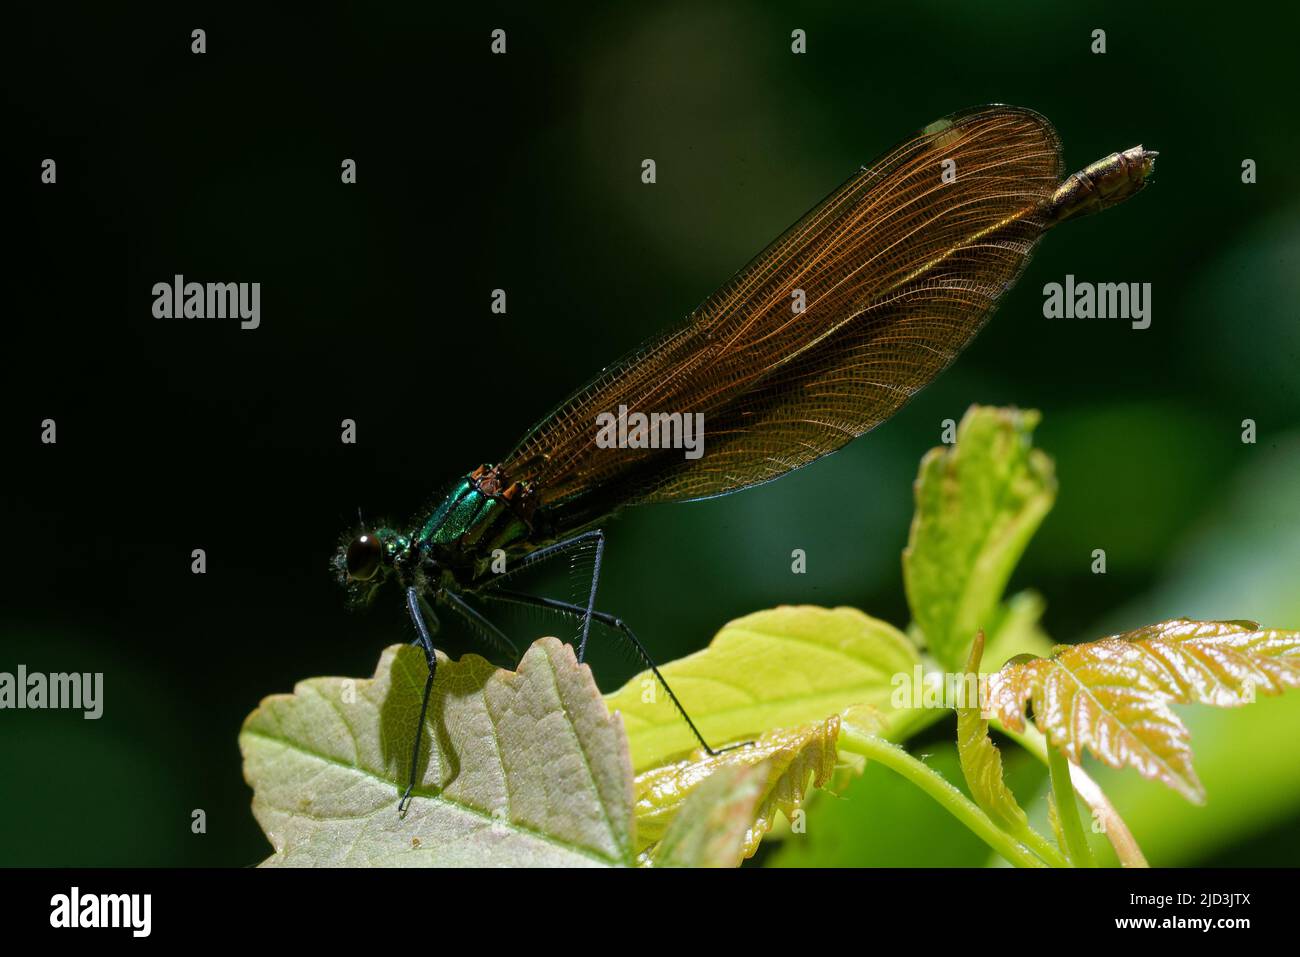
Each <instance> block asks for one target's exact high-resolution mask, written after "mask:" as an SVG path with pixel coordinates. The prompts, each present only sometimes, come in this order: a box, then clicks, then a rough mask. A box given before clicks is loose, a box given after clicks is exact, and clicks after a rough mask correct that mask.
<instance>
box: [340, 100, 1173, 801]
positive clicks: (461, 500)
mask: <svg viewBox="0 0 1300 957" xmlns="http://www.w3.org/2000/svg"><path fill="white" fill-rule="evenodd" d="M1155 156H1156V154H1155V153H1153V152H1151V151H1149V150H1144V149H1143V148H1142V147H1141V146H1137V147H1134V148H1133V149H1129V150H1126V151H1124V152H1122V153H1114V154H1112V155H1110V156H1108V157H1106V158H1105V159H1103V160H1100V161H1098V162H1096V163H1093V164H1092V165H1091V166H1088V167H1086V168H1085V169H1083V170H1081V171H1080V172H1078V173H1075V174H1073V175H1072V176H1070V177H1069V178H1066V179H1064V180H1063V179H1062V176H1063V173H1064V169H1063V162H1062V156H1061V143H1060V139H1059V138H1058V136H1057V134H1056V131H1055V130H1054V129H1053V128H1052V125H1051V124H1050V123H1049V122H1048V121H1047V120H1046V119H1045V118H1043V117H1042V116H1039V115H1038V114H1037V113H1034V112H1032V111H1030V110H1025V109H1020V108H1017V107H1010V106H988V107H981V108H978V109H973V110H968V111H965V112H962V113H957V114H954V115H952V116H949V117H946V118H945V119H942V120H939V121H937V122H935V123H931V124H930V125H929V126H927V127H925V128H924V129H923V130H921V131H920V132H919V133H917V134H916V135H914V136H911V137H908V138H907V139H906V140H904V141H903V142H902V143H900V144H899V145H898V146H897V147H895V148H894V149H892V150H890V151H889V152H888V153H886V154H885V155H884V156H883V157H881V158H880V159H879V160H877V161H876V162H874V163H872V164H871V165H870V166H864V167H863V168H862V169H861V170H859V171H858V172H856V173H854V174H853V175H852V176H851V177H849V179H848V180H847V181H846V182H845V183H844V184H843V185H842V186H840V187H839V189H837V190H835V191H834V192H833V193H831V195H830V196H829V197H827V198H826V199H825V200H824V201H822V202H821V203H819V204H818V205H817V206H815V207H813V209H812V210H811V211H810V212H808V213H807V214H806V215H805V216H804V217H803V218H802V219H800V220H799V221H798V222H797V223H795V224H794V225H793V226H791V227H790V228H789V229H788V230H786V231H785V232H784V233H783V234H782V235H781V236H780V237H779V238H777V239H776V241H775V242H773V243H772V244H771V245H770V246H768V247H767V248H766V249H765V250H763V252H761V253H759V255H758V256H757V257H755V258H754V259H753V261H751V262H750V263H749V264H748V265H747V266H745V267H744V268H743V269H742V270H740V272H738V273H737V274H736V275H735V276H734V277H732V279H731V280H730V281H729V282H728V283H726V284H725V285H724V286H723V287H722V288H721V289H719V290H718V291H717V292H716V293H714V294H713V295H712V296H710V297H709V298H708V299H707V300H705V302H704V303H703V304H701V305H700V307H699V308H698V309H696V310H695V311H694V312H693V313H691V315H690V316H689V317H688V319H687V320H686V322H685V323H684V324H683V325H681V326H680V327H679V328H676V329H674V330H672V331H671V332H668V333H667V334H665V335H663V336H661V337H659V338H657V339H654V340H652V341H650V342H648V343H646V344H645V345H643V346H642V347H641V348H639V349H637V350H636V351H634V352H633V353H631V354H630V355H628V356H627V357H626V358H624V359H623V360H621V361H620V362H618V363H616V364H614V365H612V366H610V367H608V368H607V369H605V370H603V371H601V372H600V374H598V375H597V376H596V377H595V378H594V379H593V380H591V381H590V382H589V383H587V384H586V385H584V386H583V387H582V388H580V389H578V390H577V391H576V392H575V393H573V395H572V396H570V397H569V398H568V399H567V400H566V401H565V402H563V403H562V404H561V405H560V406H558V407H557V408H556V409H555V411H553V412H552V413H551V414H550V415H548V416H546V418H544V419H543V420H542V421H541V422H539V423H538V424H537V425H536V426H535V427H534V428H533V429H532V430H531V431H530V432H529V433H528V434H527V435H526V436H525V437H524V438H523V440H522V441H520V442H519V444H518V445H517V446H516V447H515V449H514V451H512V452H511V453H510V454H509V455H508V456H506V458H505V459H504V460H502V461H501V462H499V463H497V464H495V465H481V466H479V467H478V468H476V469H475V470H474V471H473V472H471V473H469V474H468V475H466V476H464V477H463V478H461V479H458V480H456V481H455V482H454V483H452V486H451V487H450V489H449V490H448V491H447V492H446V494H445V495H443V496H442V497H441V498H440V499H439V500H438V501H437V502H436V503H435V504H434V506H433V508H432V509H431V510H430V511H429V512H428V513H427V514H425V516H424V517H423V518H421V519H420V520H419V521H417V522H415V523H413V524H412V525H411V527H410V528H408V529H407V530H405V531H399V530H397V529H393V528H378V529H374V530H366V529H365V528H363V529H362V530H361V531H360V532H358V533H355V534H354V535H350V536H348V538H347V539H345V540H344V543H343V545H342V547H340V549H339V552H338V555H337V556H336V558H335V560H334V566H335V570H336V572H337V574H338V576H339V578H340V580H341V581H342V582H343V583H344V584H346V586H347V587H348V589H349V591H350V593H351V598H352V599H353V601H354V602H355V603H359V604H364V603H367V602H369V601H370V600H371V599H372V598H373V596H374V594H375V593H376V591H377V590H378V589H379V587H380V586H381V585H382V584H383V583H384V582H385V581H386V580H387V579H394V580H396V582H397V583H398V585H399V586H400V587H401V588H402V589H403V590H404V592H405V596H406V605H407V609H408V611H409V613H410V616H411V621H412V622H413V623H414V625H415V628H416V631H417V634H418V637H417V639H416V640H417V642H418V643H419V645H420V646H421V647H422V648H423V650H424V654H425V657H426V659H427V662H428V667H429V674H428V678H427V680H426V683H425V687H424V697H423V700H422V704H421V711H420V719H419V725H418V727H417V729H416V735H415V744H414V747H413V751H412V759H411V778H410V784H409V785H408V787H407V789H406V793H405V794H404V795H403V798H402V801H401V802H400V803H399V808H400V809H405V807H406V805H407V803H408V801H409V799H410V796H411V792H412V790H413V789H414V786H415V783H416V767H417V764H418V757H419V747H420V740H421V734H422V731H423V728H424V721H425V715H426V712H427V708H428V704H429V694H430V691H431V689H432V687H433V681H434V674H435V672H436V670H437V657H436V655H435V653H434V648H433V640H432V635H433V633H434V632H435V631H436V629H437V618H436V616H435V614H434V609H433V603H434V602H437V603H440V604H442V605H443V606H444V607H446V608H449V609H451V610H452V611H453V612H455V613H457V614H459V615H461V616H463V617H464V618H465V619H467V620H468V621H469V622H470V623H471V624H472V625H473V626H474V627H475V628H476V629H477V630H478V631H479V632H480V633H481V634H483V635H485V636H486V637H488V638H489V639H490V640H492V641H494V642H496V643H498V644H499V645H501V646H502V647H505V648H510V647H512V644H511V642H510V640H509V638H508V637H507V636H506V635H505V634H504V633H503V632H502V631H501V630H500V629H499V628H498V627H497V626H495V625H494V624H493V623H492V622H491V621H489V620H488V619H487V618H486V617H485V616H484V615H483V614H482V613H480V612H479V611H478V610H477V609H475V608H474V607H472V606H471V605H470V604H469V603H468V602H467V601H466V596H475V597H477V598H481V599H484V600H500V601H507V602H516V603H522V604H528V605H535V606H540V607H545V608H551V609H554V610H556V611H559V612H562V613H565V614H569V615H572V616H574V617H575V618H577V619H579V620H580V621H581V633H580V637H579V640H578V648H577V657H578V660H580V661H581V660H582V659H583V657H584V655H585V653H586V647H587V638H588V635H589V633H590V629H591V623H592V622H593V621H595V622H597V623H600V624H601V625H604V626H607V627H609V628H611V629H613V630H615V631H616V632H617V633H621V634H622V635H623V636H625V638H626V639H627V640H628V641H630V642H631V644H632V645H633V646H634V647H635V649H636V650H637V653H638V654H639V655H640V657H641V658H642V660H643V661H644V662H645V664H646V666H647V667H648V668H650V669H651V670H652V671H653V672H654V674H655V676H656V678H657V679H658V680H659V681H660V683H661V684H663V686H664V690H665V691H666V692H667V693H668V696H669V698H670V699H671V700H672V703H673V704H674V705H675V706H676V707H677V709H678V710H679V711H680V712H681V714H682V717H683V719H684V720H685V721H686V723H687V724H688V725H689V726H690V729H691V731H692V732H693V733H694V734H695V737H696V738H697V739H698V740H699V742H700V744H701V745H702V746H703V747H704V748H705V749H706V750H708V751H709V752H710V753H714V749H713V748H711V747H710V746H709V744H708V743H707V742H706V741H705V740H704V738H703V737H702V736H701V735H700V733H699V731H698V730H697V729H696V727H695V724H694V722H692V721H691V719H690V716H689V714H688V713H687V711H686V709H685V708H684V707H683V706H682V703H681V702H680V701H679V700H678V699H677V696H676V695H675V694H674V693H673V691H672V689H671V688H670V687H668V685H667V683H665V682H664V681H663V677H662V675H660V674H659V671H658V669H657V668H656V667H655V664H654V661H653V660H652V659H651V657H650V655H649V653H648V652H647V651H646V649H645V647H644V645H642V644H641V642H640V641H639V640H638V639H637V637H636V635H635V634H634V633H633V632H632V630H631V629H630V628H628V627H627V625H626V624H624V623H623V622H622V621H621V620H619V619H618V618H616V617H614V616H612V615H609V614H606V613H604V612H601V611H598V610H597V609H596V607H595V604H596V587H597V585H598V583H599V578H600V566H601V559H602V556H603V551H604V541H605V539H604V534H603V532H602V531H601V530H600V527H599V526H600V525H601V523H602V521H603V520H604V519H605V518H607V517H609V516H610V515H612V514H613V513H614V512H616V511H617V510H619V509H620V508H623V507H624V506H627V505H634V504H644V503H652V502H682V501H689V500H691V499H700V498H708V497H712V496H715V495H725V494H727V493H728V492H734V491H737V490H739V489H742V488H747V487H748V486H751V485H756V484H758V483H760V482H766V481H769V480H771V479H774V478H777V477H779V476H781V475H784V474H785V473H786V472H789V471H791V470H792V469H796V468H799V467H800V466H802V465H806V464H808V463H809V462H812V461H813V460H815V459H817V458H819V457H821V456H823V455H827V454H828V453H830V452H834V451H835V450H836V449H838V448H840V447H841V446H843V445H844V444H845V443H847V442H848V441H849V440H851V439H853V438H855V437H857V436H859V435H861V434H863V433H864V432H867V431H869V430H870V429H872V428H874V427H875V426H877V425H879V424H880V423H882V422H884V421H885V420H886V419H888V418H889V417H890V416H892V415H893V414H894V413H895V412H897V411H898V410H899V409H900V408H901V407H902V406H903V404H904V403H905V402H907V400H908V399H910V398H911V397H912V396H913V395H915V394H916V393H917V392H918V391H920V390H921V389H922V388H924V387H925V386H926V385H927V384H928V383H929V382H930V381H931V380H933V379H934V378H935V376H937V375H938V374H939V373H940V372H941V371H943V369H945V368H946V367H947V366H948V365H949V364H950V363H951V362H952V361H953V360H954V359H955V358H956V357H957V355H958V353H960V352H961V351H962V349H964V348H965V347H966V346H967V345H968V344H969V343H970V341H971V340H972V339H973V338H974V336H975V334H976V333H977V332H979V330H980V328H981V327H982V326H983V325H984V323H985V322H986V321H987V319H988V317H989V316H990V315H991V314H992V312H993V309H994V307H995V306H996V305H997V303H998V300H999V299H1001V298H1002V296H1003V295H1004V294H1005V293H1006V292H1007V290H1009V289H1010V288H1011V286H1012V285H1013V284H1014V283H1015V281H1016V280H1017V279H1018V278H1019V276H1020V274H1021V272H1022V271H1023V270H1024V268H1025V265H1026V263H1027V262H1028V261H1029V257H1030V254H1031V253H1032V251H1033V249H1034V246H1035V244H1036V243H1037V242H1038V240H1039V238H1040V237H1041V236H1042V234H1043V233H1044V232H1045V231H1046V230H1047V229H1048V228H1049V227H1051V226H1053V225H1055V224H1056V223H1059V222H1062V221H1064V220H1067V219H1071V218H1073V217H1076V216H1080V215H1084V214H1087V213H1092V212H1097V211H1099V210H1102V209H1105V208H1107V207H1109V206H1113V205H1115V204H1116V203H1119V202H1121V201H1123V200H1125V199H1127V198H1128V197H1130V196H1132V195H1133V194H1135V193H1137V192H1138V191H1139V190H1141V189H1142V188H1143V186H1145V184H1146V182H1147V178H1148V176H1149V175H1150V174H1151V170H1152V166H1153V161H1154V157H1155ZM615 424H617V429H615V428H614V426H615ZM692 425H695V426H696V427H695V429H694V430H692ZM705 434H707V443H705V442H704V437H705ZM661 439H662V441H661ZM683 446H685V448H686V452H685V454H683ZM692 453H694V454H692ZM579 548H590V549H592V550H593V552H594V566H593V569H592V575H591V583H590V587H589V588H588V589H586V594H585V596H584V597H583V600H582V601H581V602H562V601H557V600H554V599H549V598H542V597H539V596H535V595H530V594H527V593H524V592H519V591H514V590H511V589H509V588H507V587H505V586H506V584H507V583H508V582H509V581H510V579H511V578H512V577H513V576H514V575H515V574H517V573H518V572H519V571H521V570H523V569H524V568H527V567H530V566H533V565H536V564H537V563H538V562H542V561H545V560H546V559H548V558H551V557H554V556H556V555H560V554H565V553H570V552H572V550H574V549H579ZM494 556H497V557H501V556H505V557H506V558H507V560H508V570H505V571H503V570H502V569H501V568H500V567H495V568H494V564H495V563H494V561H493V558H494Z"/></svg>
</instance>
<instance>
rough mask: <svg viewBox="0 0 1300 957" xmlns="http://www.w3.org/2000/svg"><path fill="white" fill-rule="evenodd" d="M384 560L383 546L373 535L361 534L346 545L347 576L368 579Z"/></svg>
mask: <svg viewBox="0 0 1300 957" xmlns="http://www.w3.org/2000/svg"><path fill="white" fill-rule="evenodd" d="M383 560H384V546H383V544H382V543H381V542H380V541H379V539H377V538H375V536H373V535H362V536H361V537H360V538H358V539H356V540H355V541H353V543H352V544H351V545H349V546H348V577H349V578H351V579H354V580H356V581H362V582H364V581H369V580H370V579H372V578H374V577H375V573H376V572H377V571H379V565H380V563H381V562H383Z"/></svg>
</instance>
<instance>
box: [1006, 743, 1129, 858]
mask: <svg viewBox="0 0 1300 957" xmlns="http://www.w3.org/2000/svg"><path fill="white" fill-rule="evenodd" d="M995 723H996V724H997V729H998V730H999V731H1000V732H1001V733H1003V734H1005V735H1006V736H1007V737H1009V738H1011V739H1012V740H1014V741H1017V742H1019V744H1020V746H1021V747H1022V748H1024V749H1025V750H1026V751H1028V752H1029V753H1030V754H1032V755H1034V756H1035V757H1037V758H1038V760H1040V761H1042V762H1043V763H1044V764H1046V763H1047V750H1048V749H1047V741H1046V740H1045V739H1044V738H1043V736H1042V734H1041V733H1040V732H1039V731H1038V729H1037V728H1035V727H1033V726H1032V725H1030V726H1028V727H1026V728H1025V729H1024V730H1023V731H1011V730H1009V729H1008V728H1005V727H1003V726H1002V724H1001V723H1000V722H995ZM1070 780H1071V781H1072V782H1073V783H1074V787H1075V790H1076V791H1077V793H1078V794H1079V796H1080V797H1081V798H1083V801H1084V803H1085V804H1087V805H1088V807H1089V808H1091V809H1092V812H1093V813H1094V814H1096V815H1097V816H1098V817H1099V819H1100V820H1101V823H1102V825H1103V826H1104V827H1105V830H1106V839H1107V840H1108V841H1110V846H1111V847H1113V848H1114V849H1115V856H1116V857H1118V858H1119V863H1120V866H1121V867H1150V866H1151V865H1150V864H1148V863H1147V859H1146V856H1145V855H1144V854H1143V853H1142V848H1141V847H1139V846H1138V842H1137V838H1135V837H1134V836H1133V832H1132V831H1130V830H1129V828H1128V824H1126V823H1125V821H1124V819H1123V818H1122V817H1120V816H1119V811H1117V810H1115V805H1113V804H1111V803H1110V798H1108V797H1106V792H1105V791H1103V790H1102V789H1101V785H1099V784H1098V783H1097V782H1096V781H1094V780H1093V779H1092V776H1091V775H1089V774H1088V772H1087V771H1085V770H1084V769H1083V768H1081V767H1079V766H1078V765H1077V764H1072V765H1070Z"/></svg>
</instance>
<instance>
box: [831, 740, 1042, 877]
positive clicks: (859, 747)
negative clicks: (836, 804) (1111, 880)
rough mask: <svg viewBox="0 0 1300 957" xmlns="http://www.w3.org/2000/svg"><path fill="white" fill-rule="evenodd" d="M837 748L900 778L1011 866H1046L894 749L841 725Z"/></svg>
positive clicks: (932, 773)
mask: <svg viewBox="0 0 1300 957" xmlns="http://www.w3.org/2000/svg"><path fill="white" fill-rule="evenodd" d="M840 747H842V748H843V749H844V750H846V751H851V752H853V753H854V754H860V755H862V756H863V757H865V758H867V759H869V760H872V761H879V762H880V763H881V764H883V765H884V766H885V767H887V768H889V769H890V770H891V771H894V772H896V773H898V774H901V775H902V776H903V777H905V778H906V779H907V780H908V781H910V782H912V783H913V784H915V785H916V786H917V787H918V788H920V789H921V790H922V791H924V792H925V793H926V794H928V795H930V797H932V798H934V800H935V801H937V802H938V803H939V806H940V807H942V808H943V809H944V810H945V811H947V812H948V813H949V814H951V815H952V816H953V817H955V818H956V819H957V820H959V821H961V822H962V823H963V824H965V825H966V827H968V828H969V829H970V830H971V831H972V832H973V833H974V834H975V835H976V836H977V837H979V838H980V839H981V840H982V841H984V843H985V844H987V845H988V846H989V847H991V848H993V850H994V851H996V852H997V853H998V854H1001V855H1002V856H1003V857H1004V858H1006V859H1007V860H1008V861H1009V862H1010V863H1012V864H1014V865H1015V866H1017V867H1045V866H1047V865H1046V864H1044V863H1043V861H1042V860H1041V859H1040V858H1038V857H1037V856H1036V855H1035V854H1034V853H1033V852H1032V851H1031V850H1030V849H1029V848H1027V847H1026V846H1025V845H1024V844H1022V843H1020V842H1019V841H1017V840H1016V839H1015V838H1014V837H1012V836H1011V835H1010V834H1008V833H1007V832H1006V831H1004V830H1002V829H1001V828H1000V827H998V826H997V825H996V824H994V823H993V821H992V820H990V819H989V816H988V815H987V814H985V813H984V812H983V811H982V810H980V808H979V806H978V805H976V804H975V802H973V801H971V800H970V799H969V798H967V797H966V795H964V794H962V793H961V791H959V790H958V789H957V788H956V787H954V786H953V785H952V784H951V783H950V782H949V781H948V779H947V778H945V777H944V776H943V775H942V774H940V773H939V772H937V771H935V770H934V769H933V768H931V767H929V766H928V765H926V764H925V762H924V761H920V760H918V759H916V758H914V757H912V755H910V754H908V753H907V752H906V751H904V750H903V749H902V748H900V747H899V746H898V745H896V744H892V743H890V742H889V741H886V740H885V739H884V738H878V737H876V736H875V735H872V734H867V733H865V732H863V731H860V730H858V729H857V728H855V727H853V726H852V725H849V724H845V725H844V726H843V727H841V728H840Z"/></svg>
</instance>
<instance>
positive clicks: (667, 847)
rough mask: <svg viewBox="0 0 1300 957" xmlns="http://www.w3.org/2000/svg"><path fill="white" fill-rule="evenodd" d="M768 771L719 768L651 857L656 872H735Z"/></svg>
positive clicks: (689, 800)
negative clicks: (727, 869)
mask: <svg viewBox="0 0 1300 957" xmlns="http://www.w3.org/2000/svg"><path fill="white" fill-rule="evenodd" d="M766 780H767V767H766V765H764V764H763V763H761V762H760V763H759V764H756V765H752V766H751V765H732V766H730V767H723V768H719V769H717V770H716V771H714V772H713V773H712V774H710V775H709V776H708V777H707V778H706V779H705V780H704V783H702V784H700V785H699V787H697V788H696V789H695V790H694V792H692V793H691V794H690V796H689V797H687V798H686V799H685V801H684V803H683V804H682V807H681V810H680V811H679V812H678V814H677V816H676V817H675V818H674V819H673V822H672V825H671V826H670V827H669V828H668V831H667V833H665V834H664V836H663V838H662V840H660V841H659V843H658V844H656V845H655V846H654V848H653V850H652V851H651V852H650V853H649V863H650V864H652V865H653V866H655V867H736V866H738V865H739V864H740V862H741V861H742V860H744V858H745V856H746V855H745V846H746V841H747V839H748V837H749V834H750V830H751V828H752V826H753V821H754V813H755V809H756V806H757V804H758V802H759V799H760V798H761V797H762V795H763V785H764V783H765V782H766Z"/></svg>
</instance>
